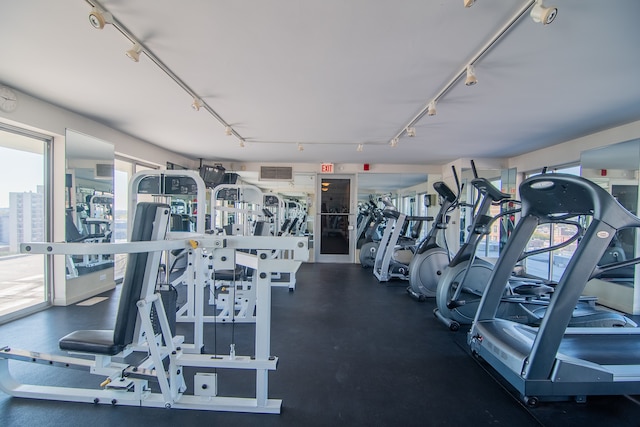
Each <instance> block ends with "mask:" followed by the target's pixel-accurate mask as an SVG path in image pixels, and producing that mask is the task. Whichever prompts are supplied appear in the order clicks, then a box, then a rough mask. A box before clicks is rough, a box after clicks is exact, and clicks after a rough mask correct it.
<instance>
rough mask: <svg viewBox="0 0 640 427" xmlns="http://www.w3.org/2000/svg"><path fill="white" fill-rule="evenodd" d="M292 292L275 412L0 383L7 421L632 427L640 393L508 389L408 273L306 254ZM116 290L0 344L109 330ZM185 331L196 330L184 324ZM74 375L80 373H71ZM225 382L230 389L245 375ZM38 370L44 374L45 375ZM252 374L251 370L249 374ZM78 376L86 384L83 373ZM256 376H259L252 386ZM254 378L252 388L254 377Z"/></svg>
mask: <svg viewBox="0 0 640 427" xmlns="http://www.w3.org/2000/svg"><path fill="white" fill-rule="evenodd" d="M297 277H298V280H297V288H296V290H295V292H288V291H287V289H286V288H274V289H273V304H272V306H273V313H272V336H271V343H272V347H271V348H272V354H273V355H276V356H278V357H279V358H280V362H279V365H278V369H277V371H275V372H272V373H271V374H270V380H269V396H270V397H272V398H279V399H282V400H283V408H282V413H281V414H280V415H261V414H239V413H219V412H205V411H184V410H167V409H154V408H136V407H125V406H116V407H111V406H107V405H91V404H80V403H67V402H48V401H39V400H28V399H19V398H11V397H9V396H7V395H5V394H3V393H2V392H0V419H1V420H2V424H3V425H5V426H29V425H42V426H54V425H67V426H80V425H84V426H89V425H90V426H92V427H98V426H114V425H122V426H127V425H139V426H147V425H148V426H176V425H181V426H182V425H184V426H195V425H207V426H209V425H221V426H222V425H228V426H236V427H237V426H296V427H297V426H305V427H306V426H403V427H404V426H489V425H491V426H496V425H502V426H539V425H544V426H563V427H570V426H592V425H615V426H637V425H638V423H639V422H640V421H639V420H640V396H634V397H632V396H612V397H591V398H589V399H588V401H587V403H585V404H577V403H572V402H559V403H543V404H541V405H540V406H539V407H538V408H535V409H529V408H526V407H524V406H523V405H522V404H520V402H519V401H518V400H517V399H516V398H515V397H514V396H513V395H511V394H510V393H509V392H508V391H507V390H506V389H505V388H503V387H502V386H501V385H500V383H499V382H498V381H497V380H496V379H494V378H493V377H492V376H491V374H490V373H489V372H487V371H486V370H485V368H484V367H483V366H482V365H481V364H480V363H479V362H478V361H477V360H475V359H474V358H473V357H471V356H470V355H469V353H468V351H467V349H466V346H465V344H464V343H465V339H464V335H465V328H461V330H460V331H459V332H457V333H454V332H450V331H449V330H448V329H447V328H445V327H444V326H443V325H442V324H440V323H438V321H437V320H436V319H435V317H434V316H433V314H432V310H433V308H434V303H433V302H432V301H427V302H425V303H419V302H416V301H414V300H412V299H410V298H409V297H408V295H407V294H406V292H405V287H406V283H404V282H391V283H389V284H380V283H378V282H377V280H376V279H375V278H374V277H373V275H372V273H371V270H365V269H362V268H361V267H360V266H359V265H353V264H304V265H302V267H301V268H300V271H299V272H298V276H297ZM118 292H119V287H118V288H116V290H115V291H112V292H109V293H106V294H103V296H108V297H109V298H108V299H107V300H106V301H103V302H100V303H97V304H95V305H93V306H88V307H87V306H77V305H74V306H70V307H53V308H50V309H48V310H46V311H44V312H40V313H37V314H34V315H31V316H29V317H27V318H23V319H20V320H16V321H14V322H11V323H9V324H6V325H3V326H0V337H1V338H0V347H2V346H5V345H7V346H12V347H14V348H21V349H28V350H37V351H41V352H56V353H59V350H58V349H57V341H58V339H59V338H60V337H62V336H63V335H65V334H67V333H69V332H71V331H73V330H76V329H94V328H103V329H109V328H112V326H113V319H114V318H115V312H116V308H117V304H116V303H117V295H118ZM231 328H232V326H231V325H230V324H224V325H220V324H219V325H217V330H216V333H215V336H216V338H217V340H218V342H213V337H214V331H213V325H211V324H209V325H207V326H206V329H205V332H206V341H205V350H206V351H208V352H211V351H212V350H213V347H214V346H215V347H216V348H217V350H218V352H223V351H224V350H222V351H221V349H225V348H228V347H229V346H228V344H229V342H228V341H227V340H229V339H230V336H231ZM178 333H183V334H185V335H189V333H190V328H189V327H188V324H178ZM233 335H234V336H235V338H236V343H237V344H236V349H237V350H236V352H237V354H247V353H248V352H250V351H251V349H252V344H250V343H249V341H251V342H252V337H253V325H236V328H235V330H234V331H233ZM10 363H11V366H12V367H15V368H16V369H17V371H18V373H20V372H19V371H23V372H25V371H29V372H27V373H26V375H27V376H28V375H35V374H34V373H33V372H32V371H31V370H33V369H34V368H36V369H41V370H42V373H41V374H38V375H39V376H40V377H42V378H44V380H46V382H47V383H49V384H56V383H64V384H67V383H70V384H73V385H79V384H77V383H78V382H84V383H83V384H85V385H86V386H92V387H93V386H96V385H97V384H98V383H99V382H100V381H102V379H101V378H100V377H98V376H90V375H88V374H85V373H83V372H80V371H76V370H67V369H62V368H54V367H48V366H40V365H37V366H36V365H33V364H29V363H23V362H15V361H11V362H10ZM76 376H77V377H76ZM243 378H245V377H240V378H239V379H238V383H237V384H223V378H222V377H221V378H220V384H219V388H220V389H221V390H222V389H223V388H224V389H225V390H229V391H231V392H234V391H235V388H236V387H238V388H241V386H244V385H246V384H240V383H241V382H243V381H244V379H243ZM44 380H43V381H44ZM252 381H253V377H252V376H251V377H250V378H248V379H247V382H252ZM80 385H81V384H80ZM251 387H253V385H251ZM250 389H252V388H250Z"/></svg>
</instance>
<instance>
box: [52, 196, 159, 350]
mask: <svg viewBox="0 0 640 427" xmlns="http://www.w3.org/2000/svg"><path fill="white" fill-rule="evenodd" d="M158 209H164V210H165V212H166V214H168V213H169V211H170V207H169V205H166V204H161V203H148V202H141V203H138V206H137V207H136V212H135V216H134V221H133V227H132V230H131V239H130V240H131V241H132V242H142V241H150V240H151V239H152V237H153V231H154V228H155V218H156V213H157V211H158ZM165 231H166V230H165ZM159 238H164V236H163V235H162V233H161V236H160V237H159ZM148 256H149V253H147V252H140V253H130V254H129V255H128V260H127V267H126V270H125V274H124V280H123V282H122V285H121V290H120V301H119V303H118V313H117V315H116V321H115V326H114V328H113V330H106V331H105V330H80V331H75V332H72V333H70V334H69V335H67V336H65V337H63V338H62V339H60V340H59V342H58V345H59V347H60V349H61V350H73V351H79V352H83V353H95V354H104V355H110V356H113V355H114V354H117V353H119V352H120V351H122V349H124V348H125V347H126V346H127V345H129V344H131V343H132V342H133V336H134V333H135V327H136V320H137V318H138V308H137V305H136V304H137V302H138V300H140V297H141V292H142V290H143V282H144V278H145V273H146V270H147V268H154V269H156V271H155V272H154V274H156V275H157V268H158V266H157V265H155V266H152V265H147V261H148Z"/></svg>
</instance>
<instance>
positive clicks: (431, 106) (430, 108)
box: [413, 101, 437, 136]
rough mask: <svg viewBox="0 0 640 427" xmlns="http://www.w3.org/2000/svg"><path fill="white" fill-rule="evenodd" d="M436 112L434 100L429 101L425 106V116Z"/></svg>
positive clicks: (433, 114)
mask: <svg viewBox="0 0 640 427" xmlns="http://www.w3.org/2000/svg"><path fill="white" fill-rule="evenodd" d="M436 113H437V111H436V101H431V102H430V103H429V106H428V107H427V116H435V115H436ZM413 136H415V129H414V135H413Z"/></svg>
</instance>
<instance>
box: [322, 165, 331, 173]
mask: <svg viewBox="0 0 640 427" xmlns="http://www.w3.org/2000/svg"><path fill="white" fill-rule="evenodd" d="M320 169H321V171H322V173H333V163H322V164H321V165H320Z"/></svg>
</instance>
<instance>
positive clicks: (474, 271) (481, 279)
mask: <svg viewBox="0 0 640 427" xmlns="http://www.w3.org/2000/svg"><path fill="white" fill-rule="evenodd" d="M471 169H472V171H473V175H474V179H473V180H472V181H471V185H473V186H474V187H475V188H476V189H477V190H478V200H476V203H474V206H477V208H476V209H475V212H474V216H473V222H472V224H471V227H470V231H469V234H468V236H467V240H466V241H465V242H464V244H463V245H462V246H461V247H460V249H459V250H458V252H457V253H456V255H455V256H454V257H453V259H451V261H450V262H449V265H448V266H447V267H446V268H445V270H444V273H443V274H442V275H441V276H440V280H438V284H437V287H436V305H437V307H436V309H434V311H433V313H434V314H435V315H436V317H437V318H438V319H439V320H441V321H442V322H443V323H444V324H445V325H447V326H448V327H449V329H451V330H452V331H457V330H458V329H459V328H460V324H461V323H462V324H468V323H471V321H472V320H473V317H474V316H475V309H476V306H477V303H476V304H473V305H472V306H469V305H467V304H466V299H464V298H461V297H460V295H461V294H462V292H463V290H464V291H465V292H466V293H470V294H479V295H482V291H483V290H484V288H485V287H486V284H487V283H488V281H489V276H491V272H492V271H493V264H491V263H490V262H488V261H486V260H484V259H482V258H478V257H476V249H477V248H478V245H479V244H480V241H481V240H482V238H483V237H484V236H486V235H488V234H489V233H490V231H491V224H492V223H493V222H494V221H495V220H496V219H497V218H494V217H492V216H490V215H488V213H489V210H490V208H491V206H492V205H493V204H503V203H504V202H505V201H510V202H513V200H510V197H511V196H510V195H509V194H507V193H503V192H501V191H500V190H499V189H497V188H496V187H495V186H494V185H492V184H491V183H490V182H489V181H488V180H487V179H485V178H479V177H478V172H477V171H476V167H475V163H474V162H473V161H471ZM513 212H515V211H510V212H508V213H509V214H510V213H513ZM505 214H506V212H503V213H502V214H501V215H500V216H502V215H505Z"/></svg>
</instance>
